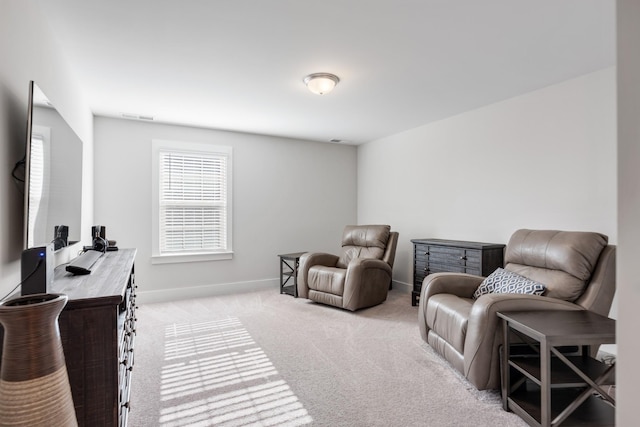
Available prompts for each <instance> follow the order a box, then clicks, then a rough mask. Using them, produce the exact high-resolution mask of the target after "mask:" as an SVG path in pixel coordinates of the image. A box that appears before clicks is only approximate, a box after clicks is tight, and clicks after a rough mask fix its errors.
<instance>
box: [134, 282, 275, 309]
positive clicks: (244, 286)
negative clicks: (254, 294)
mask: <svg viewBox="0 0 640 427" xmlns="http://www.w3.org/2000/svg"><path fill="white" fill-rule="evenodd" d="M279 286H280V279H263V280H250V281H247V282H233V283H218V284H215V285H204V286H191V287H186V288H171V289H160V290H155V291H140V290H139V291H138V292H137V297H136V301H137V302H138V303H141V304H150V303H155V302H168V301H177V300H182V299H191V298H203V297H211V296H216V295H226V294H236V293H242V292H250V291H258V290H263V289H275V290H277V289H278V288H279Z"/></svg>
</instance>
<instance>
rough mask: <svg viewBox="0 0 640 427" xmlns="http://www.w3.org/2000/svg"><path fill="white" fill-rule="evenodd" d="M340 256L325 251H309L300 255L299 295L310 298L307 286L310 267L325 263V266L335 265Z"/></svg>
mask: <svg viewBox="0 0 640 427" xmlns="http://www.w3.org/2000/svg"><path fill="white" fill-rule="evenodd" d="M338 259H339V257H338V256H337V255H333V254H327V253H324V252H307V253H306V254H303V255H302V256H301V257H300V265H299V266H298V296H299V297H301V298H308V296H309V287H308V286H307V277H308V275H309V269H310V268H311V267H313V266H314V265H324V266H325V267H335V266H336V264H337V263H338Z"/></svg>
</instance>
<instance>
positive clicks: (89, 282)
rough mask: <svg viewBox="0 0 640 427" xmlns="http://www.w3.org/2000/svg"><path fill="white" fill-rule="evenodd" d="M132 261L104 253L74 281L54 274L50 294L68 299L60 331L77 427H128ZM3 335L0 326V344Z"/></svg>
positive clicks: (125, 253)
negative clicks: (64, 296)
mask: <svg viewBox="0 0 640 427" xmlns="http://www.w3.org/2000/svg"><path fill="white" fill-rule="evenodd" d="M135 255H136V250H135V249H120V250H119V251H114V252H107V253H106V254H105V255H104V256H102V257H101V258H100V259H99V260H98V261H97V262H96V263H95V265H94V266H93V267H92V272H91V274H89V275H86V276H74V275H72V274H70V273H68V272H66V271H65V268H64V267H65V266H64V265H61V266H59V267H58V268H56V270H55V275H54V281H53V285H52V287H51V289H50V291H49V292H50V293H59V294H66V295H67V296H68V297H69V300H68V302H67V305H66V306H65V308H64V310H63V311H62V313H61V314H60V317H59V326H60V336H61V338H62V347H63V349H64V355H65V360H66V364H67V373H68V375H69V383H70V384H71V394H72V395H73V404H74V406H75V410H76V417H77V419H78V424H79V425H80V426H90V427H95V426H109V427H111V426H121V427H122V426H126V425H127V416H128V413H129V391H130V384H131V372H132V370H133V361H134V360H133V347H134V340H135V334H136V317H135V308H136V306H135V295H136V292H135V289H136V285H135V277H134V260H135ZM2 335H3V331H2V327H1V326H0V340H1V339H2ZM0 342H1V341H0ZM1 352H2V346H0V354H1Z"/></svg>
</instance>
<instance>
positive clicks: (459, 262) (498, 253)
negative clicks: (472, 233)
mask: <svg viewBox="0 0 640 427" xmlns="http://www.w3.org/2000/svg"><path fill="white" fill-rule="evenodd" d="M411 243H413V291H412V292H411V305H414V306H415V305H417V304H418V300H419V299H420V291H421V290H422V281H423V280H424V278H425V277H427V276H428V275H429V274H431V273H441V272H455V273H468V274H475V275H477V276H488V275H489V274H491V273H493V272H494V270H495V269H496V268H498V267H502V264H503V260H504V248H505V245H503V244H497V243H480V242H465V241H460V240H442V239H413V240H411Z"/></svg>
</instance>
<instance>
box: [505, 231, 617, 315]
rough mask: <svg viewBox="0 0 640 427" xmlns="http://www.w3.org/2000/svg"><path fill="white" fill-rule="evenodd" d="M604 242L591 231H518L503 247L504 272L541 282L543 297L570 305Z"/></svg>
mask: <svg viewBox="0 0 640 427" xmlns="http://www.w3.org/2000/svg"><path fill="white" fill-rule="evenodd" d="M607 241H608V238H607V236H605V235H603V234H600V233H593V232H581V231H557V230H526V229H524V230H518V231H516V232H515V233H514V234H513V235H512V236H511V239H510V240H509V243H508V245H507V251H506V254H505V269H507V270H510V271H513V272H515V273H518V274H520V275H522V276H525V277H528V278H529V279H532V280H535V281H537V282H540V283H543V284H544V285H545V286H546V287H547V290H546V291H545V293H544V295H545V296H548V297H550V298H558V299H562V300H565V301H571V302H573V301H575V300H576V299H578V298H579V297H580V296H581V295H582V294H583V292H584V290H585V287H586V285H587V284H588V283H589V280H590V279H591V276H592V274H593V272H594V270H595V268H596V264H597V262H598V259H599V257H600V254H601V253H602V250H603V249H604V248H605V247H606V246H607Z"/></svg>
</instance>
